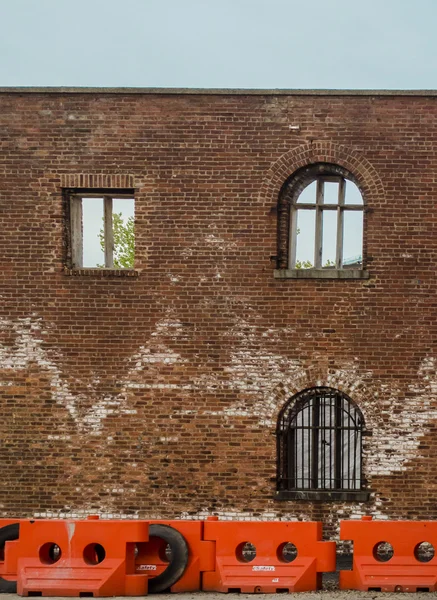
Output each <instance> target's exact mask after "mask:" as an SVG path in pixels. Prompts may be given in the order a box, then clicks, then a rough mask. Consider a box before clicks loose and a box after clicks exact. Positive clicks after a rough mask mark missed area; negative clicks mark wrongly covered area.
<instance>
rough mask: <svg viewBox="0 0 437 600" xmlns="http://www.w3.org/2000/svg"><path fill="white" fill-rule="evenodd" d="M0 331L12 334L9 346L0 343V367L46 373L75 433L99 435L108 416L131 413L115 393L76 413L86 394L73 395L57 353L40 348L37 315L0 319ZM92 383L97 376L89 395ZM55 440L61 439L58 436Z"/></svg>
mask: <svg viewBox="0 0 437 600" xmlns="http://www.w3.org/2000/svg"><path fill="white" fill-rule="evenodd" d="M1 330H6V331H12V332H13V334H14V345H13V346H11V347H10V346H6V345H3V344H0V365H1V369H2V370H5V371H6V372H7V371H8V370H12V371H20V370H25V369H28V368H30V367H31V366H32V365H33V364H37V365H38V366H39V368H40V369H41V370H42V371H44V372H45V373H47V374H48V376H49V379H50V389H51V394H52V398H53V400H54V401H55V402H56V403H57V404H58V405H60V406H63V407H64V408H65V409H66V410H67V412H68V413H69V415H70V417H71V418H72V419H73V421H74V423H75V424H76V426H77V428H78V430H79V432H81V433H88V434H91V435H100V434H101V430H102V426H103V423H102V422H103V420H104V419H105V418H106V417H107V416H108V415H114V414H125V413H127V414H132V412H135V411H132V410H129V409H128V408H127V407H126V406H125V397H124V395H123V394H118V395H117V396H116V397H112V396H105V397H103V398H98V397H97V398H96V399H95V401H94V404H93V406H92V407H91V408H90V409H89V410H87V411H86V412H84V413H82V412H79V409H78V407H79V406H81V405H82V406H83V405H84V404H85V402H86V400H87V399H88V397H89V396H87V395H86V394H73V393H72V392H71V391H70V389H69V386H68V384H67V383H66V382H65V381H64V380H63V378H62V376H61V371H60V369H59V367H58V366H57V364H56V362H55V358H56V359H59V358H60V357H59V354H55V353H54V352H51V353H50V355H49V353H48V352H47V351H46V350H45V349H44V348H43V339H42V335H43V333H44V332H43V330H42V319H41V318H38V317H37V316H35V315H33V316H32V317H27V318H23V319H18V320H17V321H10V320H7V319H5V320H0V331H1ZM96 383H98V380H97V379H96V380H95V381H94V382H93V384H90V385H89V386H88V389H89V395H90V396H92V395H93V392H94V386H95V384H96ZM66 437H67V436H65V439H66ZM49 439H54V438H49ZM57 439H61V437H59V438H57Z"/></svg>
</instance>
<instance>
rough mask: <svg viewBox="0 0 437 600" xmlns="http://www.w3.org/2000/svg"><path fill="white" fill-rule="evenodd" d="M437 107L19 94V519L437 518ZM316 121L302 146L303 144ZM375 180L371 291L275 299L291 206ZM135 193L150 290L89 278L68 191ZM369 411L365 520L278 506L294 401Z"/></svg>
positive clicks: (12, 410)
mask: <svg viewBox="0 0 437 600" xmlns="http://www.w3.org/2000/svg"><path fill="white" fill-rule="evenodd" d="M436 117H437V107H436V99H435V98H434V97H433V96H426V95H417V96H404V95H402V94H393V95H387V96H384V95H378V94H374V95H372V94H370V93H369V95H365V94H364V95H354V94H350V95H338V96H335V95H332V94H331V95H329V94H326V95H323V94H314V95H310V94H308V95H304V96H301V95H299V94H295V95H294V94H292V93H290V94H288V95H287V94H284V95H281V94H278V95H273V94H266V95H262V94H257V95H251V94H248V95H244V94H241V95H240V94H232V93H230V94H228V95H226V94H206V93H205V94H202V93H200V92H199V93H197V94H192V95H188V94H182V93H181V94H165V93H156V94H150V93H149V94H129V93H127V92H126V93H121V92H120V93H116V94H111V93H103V92H101V93H98V92H94V93H77V92H73V91H71V92H69V93H61V92H59V93H56V92H52V93H46V92H44V91H43V90H41V91H40V92H39V93H38V92H37V91H34V92H32V93H17V92H12V91H3V92H0V256H1V266H2V268H1V270H0V296H1V317H0V399H1V402H0V436H1V444H0V461H1V464H2V465H3V472H4V474H5V475H4V477H3V478H2V481H1V483H0V489H1V495H0V498H1V503H0V511H1V513H2V514H4V515H16V516H31V515H41V514H44V515H67V514H69V515H81V514H86V513H89V512H100V513H101V514H105V515H123V516H133V515H134V516H140V517H162V518H167V517H188V516H199V515H201V516H202V515H207V514H220V515H221V516H223V517H226V518H236V517H240V518H242V517H247V518H248V517H255V518H278V517H287V518H299V519H308V518H312V519H319V518H321V519H323V520H324V521H325V522H326V523H327V524H328V526H329V527H328V533H332V532H333V531H334V530H335V529H336V525H337V518H338V516H341V517H347V516H349V515H360V514H364V513H370V514H374V515H376V516H382V517H385V518H427V519H428V518H436V517H437V514H436V509H435V501H434V496H435V489H436V486H437V479H436V475H435V471H436V469H435V465H436V459H437V443H436V436H435V428H436V419H435V415H436V412H435V409H436V404H437V398H436V391H437V372H436V362H435V358H436V356H437V349H436V319H435V308H436V301H435V297H436V291H437V290H436V276H435V264H436V258H437V257H436V252H437V235H436V233H437V231H436V230H437V216H436V215H437V213H436V210H435V208H436V206H435V205H436V195H435V176H436V173H437V150H436V139H437V118H436ZM295 125H299V130H297V129H290V126H292V127H293V126H295ZM317 161H326V162H332V163H335V164H338V165H339V166H342V167H344V168H346V169H348V170H349V171H351V172H352V173H354V175H355V176H356V178H357V180H358V181H359V182H360V186H361V188H362V191H363V196H364V199H365V202H366V218H365V251H366V256H367V269H368V270H369V272H370V279H368V280H357V281H354V280H352V281H349V280H348V281H337V280H285V281H284V280H275V279H274V277H273V270H274V269H275V267H276V264H275V261H274V260H272V259H271V257H272V256H275V255H276V254H277V202H278V194H279V191H280V189H281V186H282V184H283V183H284V181H285V180H286V179H287V178H288V177H289V176H290V175H291V174H292V173H293V172H294V171H295V170H297V169H298V168H300V167H302V166H305V165H307V164H311V163H312V162H317ZM76 186H79V187H80V186H84V187H105V186H108V187H109V186H111V187H112V186H113V187H134V188H135V190H136V191H135V199H136V206H135V209H136V217H135V218H136V221H135V228H136V257H135V261H136V264H135V269H136V273H135V276H134V277H120V276H117V273H112V274H111V273H109V274H108V275H107V276H105V277H102V276H100V274H98V273H97V274H96V273H92V272H87V273H80V272H79V273H76V274H75V276H71V272H69V271H68V269H66V268H65V267H66V264H65V260H66V259H65V257H66V248H65V226H66V224H65V202H64V200H63V195H62V188H63V187H76ZM315 385H329V386H331V387H336V388H338V389H340V390H343V391H344V392H345V393H347V394H348V395H349V396H350V397H351V398H353V399H354V400H355V401H356V402H357V403H358V405H359V406H360V408H361V410H362V411H363V414H364V417H365V420H366V426H367V428H368V429H370V430H372V434H373V435H372V437H367V438H365V457H364V474H365V477H366V479H367V480H368V483H369V487H370V488H371V489H372V490H373V491H374V493H373V494H372V498H371V500H370V501H369V502H368V503H365V504H354V503H339V502H337V503H322V502H317V503H311V502H308V501H305V502H303V501H300V502H299V501H284V502H277V501H274V500H273V495H274V490H275V473H276V471H275V469H276V446H275V436H274V431H275V425H276V418H277V415H278V412H279V410H280V409H281V407H282V406H283V404H284V403H285V402H286V401H287V399H288V398H289V397H290V396H291V395H292V394H294V393H296V392H298V391H300V390H302V389H305V388H307V387H312V386H315Z"/></svg>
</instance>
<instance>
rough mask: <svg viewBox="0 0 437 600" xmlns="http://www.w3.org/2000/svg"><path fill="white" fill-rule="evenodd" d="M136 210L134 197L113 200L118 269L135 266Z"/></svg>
mask: <svg viewBox="0 0 437 600" xmlns="http://www.w3.org/2000/svg"><path fill="white" fill-rule="evenodd" d="M134 210H135V201H134V199H133V198H124V199H117V198H114V199H113V201H112V213H113V214H112V227H113V232H114V266H115V267H116V268H118V269H132V268H133V266H134V249H135V248H134V246H135V238H134Z"/></svg>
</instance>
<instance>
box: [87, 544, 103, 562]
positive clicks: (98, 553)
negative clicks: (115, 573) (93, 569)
mask: <svg viewBox="0 0 437 600" xmlns="http://www.w3.org/2000/svg"><path fill="white" fill-rule="evenodd" d="M105 556H106V551H105V549H104V547H103V546H102V545H101V544H88V546H85V548H84V551H83V560H84V561H85V562H86V564H87V565H98V564H100V563H101V562H103V561H104V560H105Z"/></svg>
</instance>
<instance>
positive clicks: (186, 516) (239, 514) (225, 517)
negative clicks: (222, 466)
mask: <svg viewBox="0 0 437 600" xmlns="http://www.w3.org/2000/svg"><path fill="white" fill-rule="evenodd" d="M208 517H218V518H219V520H220V521H309V518H308V516H307V515H302V514H299V515H297V514H296V513H292V512H290V513H285V514H284V513H276V512H272V511H264V512H262V513H259V512H256V514H255V513H253V512H250V511H241V510H238V509H237V508H235V509H229V510H226V511H215V510H214V511H210V510H208V509H204V510H200V511H198V512H196V513H195V514H193V513H187V512H182V513H180V514H179V516H177V517H176V519H178V520H179V519H180V520H183V521H192V520H200V521H205V520H206V519H208Z"/></svg>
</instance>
